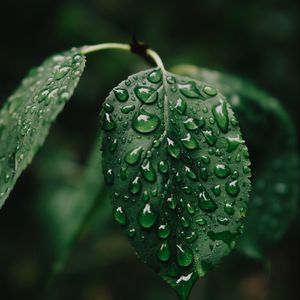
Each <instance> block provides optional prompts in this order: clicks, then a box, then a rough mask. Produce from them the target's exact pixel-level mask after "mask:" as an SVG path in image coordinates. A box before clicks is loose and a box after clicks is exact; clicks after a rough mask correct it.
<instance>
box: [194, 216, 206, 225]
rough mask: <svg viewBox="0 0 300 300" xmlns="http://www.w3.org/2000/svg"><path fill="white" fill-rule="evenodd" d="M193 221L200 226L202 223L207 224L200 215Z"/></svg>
mask: <svg viewBox="0 0 300 300" xmlns="http://www.w3.org/2000/svg"><path fill="white" fill-rule="evenodd" d="M195 222H196V223H197V224H198V225H200V226H204V225H206V224H207V221H206V220H205V219H204V218H202V217H200V218H198V219H196V220H195Z"/></svg>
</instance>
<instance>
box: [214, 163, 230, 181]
mask: <svg viewBox="0 0 300 300" xmlns="http://www.w3.org/2000/svg"><path fill="white" fill-rule="evenodd" d="M214 173H215V175H216V176H217V177H219V178H225V177H227V176H228V175H229V173H230V169H229V168H228V167H227V166H226V165H224V164H217V165H216V166H215V168H214Z"/></svg>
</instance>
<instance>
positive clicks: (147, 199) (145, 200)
mask: <svg viewBox="0 0 300 300" xmlns="http://www.w3.org/2000/svg"><path fill="white" fill-rule="evenodd" d="M149 200H150V195H149V193H148V191H144V192H143V201H144V202H148V201H149Z"/></svg>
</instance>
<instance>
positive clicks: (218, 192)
mask: <svg viewBox="0 0 300 300" xmlns="http://www.w3.org/2000/svg"><path fill="white" fill-rule="evenodd" d="M211 190H212V192H213V193H214V195H216V196H220V195H221V186H220V185H219V184H217V185H215V186H214V187H213V188H212V189H211Z"/></svg>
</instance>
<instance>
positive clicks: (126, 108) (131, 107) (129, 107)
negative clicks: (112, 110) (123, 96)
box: [121, 104, 135, 114]
mask: <svg viewBox="0 0 300 300" xmlns="http://www.w3.org/2000/svg"><path fill="white" fill-rule="evenodd" d="M132 110H135V105H134V104H131V105H125V106H123V107H122V108H121V112H122V113H123V114H128V113H129V112H131V111H132Z"/></svg>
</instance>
